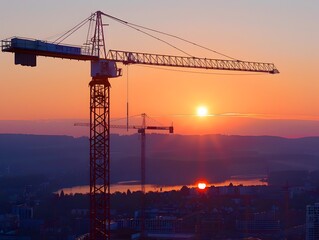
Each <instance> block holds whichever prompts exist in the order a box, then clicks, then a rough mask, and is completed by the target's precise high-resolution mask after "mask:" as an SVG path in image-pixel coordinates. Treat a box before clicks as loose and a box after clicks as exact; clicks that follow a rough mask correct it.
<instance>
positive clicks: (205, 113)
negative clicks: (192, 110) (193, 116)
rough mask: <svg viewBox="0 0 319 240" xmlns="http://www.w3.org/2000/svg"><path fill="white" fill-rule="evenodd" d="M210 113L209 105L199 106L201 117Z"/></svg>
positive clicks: (198, 111)
mask: <svg viewBox="0 0 319 240" xmlns="http://www.w3.org/2000/svg"><path fill="white" fill-rule="evenodd" d="M207 115H208V109H207V107H204V106H200V107H198V108H197V116H199V117H205V116H207Z"/></svg>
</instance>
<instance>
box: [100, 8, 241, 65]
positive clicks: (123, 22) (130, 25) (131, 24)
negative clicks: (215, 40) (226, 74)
mask: <svg viewBox="0 0 319 240" xmlns="http://www.w3.org/2000/svg"><path fill="white" fill-rule="evenodd" d="M103 15H104V16H106V17H109V18H111V19H113V20H115V21H117V22H119V23H121V24H123V25H127V26H128V27H131V28H133V29H135V30H137V31H139V32H142V33H144V34H147V35H148V36H151V37H152V38H155V39H157V40H159V41H162V42H164V43H166V44H168V45H170V46H171V47H173V48H175V49H177V50H179V51H181V52H183V53H185V54H187V55H188V56H190V57H193V56H192V55H191V54H188V53H186V52H185V51H183V50H181V49H179V48H177V47H176V46H173V45H172V44H170V43H168V42H166V41H164V40H162V39H159V38H157V37H155V36H153V35H151V34H149V33H146V32H144V31H142V30H140V29H139V28H142V29H144V30H148V31H152V32H156V33H159V34H162V35H166V36H169V37H172V38H176V39H178V40H181V41H184V42H186V43H189V44H192V45H194V46H196V47H199V48H202V49H205V50H208V51H210V52H213V53H216V54H218V55H221V56H224V57H226V58H229V59H232V60H237V61H238V59H237V58H233V57H231V56H229V55H226V54H223V53H221V52H218V51H216V50H213V49H211V48H208V47H205V46H203V45H200V44H197V43H195V42H192V41H189V40H187V39H185V38H182V37H179V36H176V35H173V34H169V33H165V32H162V31H158V30H156V29H152V28H148V27H144V26H141V25H138V24H134V23H130V22H127V21H124V20H122V19H119V18H116V17H114V16H112V15H109V14H106V13H103Z"/></svg>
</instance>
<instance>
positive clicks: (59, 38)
mask: <svg viewBox="0 0 319 240" xmlns="http://www.w3.org/2000/svg"><path fill="white" fill-rule="evenodd" d="M94 15H95V13H94V14H91V15H90V16H89V17H88V18H86V19H84V20H83V21H82V22H80V23H79V24H77V25H76V26H74V27H73V28H71V29H70V30H68V31H66V32H65V33H64V34H62V35H61V36H60V37H58V38H57V39H56V40H55V41H54V42H53V43H57V44H60V43H61V42H63V41H64V40H65V39H67V38H68V37H69V36H71V35H72V34H73V33H74V32H76V31H77V30H79V29H80V28H81V27H82V26H84V25H85V24H86V23H87V22H88V21H91V20H92V17H93V16H94Z"/></svg>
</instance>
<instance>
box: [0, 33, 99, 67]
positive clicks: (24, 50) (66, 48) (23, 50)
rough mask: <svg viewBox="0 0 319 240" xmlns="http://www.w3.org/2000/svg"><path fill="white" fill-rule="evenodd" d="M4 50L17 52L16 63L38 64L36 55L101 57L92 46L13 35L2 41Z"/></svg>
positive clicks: (76, 58)
mask: <svg viewBox="0 0 319 240" xmlns="http://www.w3.org/2000/svg"><path fill="white" fill-rule="evenodd" d="M1 49H2V51H3V52H13V53H15V64H21V65H23V66H31V67H34V66H36V62H37V61H36V57H37V56H45V57H54V58H66V59H75V60H82V61H97V60H99V57H98V56H97V55H94V54H93V53H92V52H91V51H90V47H89V46H86V47H79V46H71V45H62V44H55V43H50V42H45V41H41V40H34V39H26V38H18V37H13V38H11V39H5V40H2V41H1Z"/></svg>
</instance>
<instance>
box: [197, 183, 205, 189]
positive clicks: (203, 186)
mask: <svg viewBox="0 0 319 240" xmlns="http://www.w3.org/2000/svg"><path fill="white" fill-rule="evenodd" d="M197 187H198V188H199V189H200V190H204V189H205V188H206V183H204V182H199V183H198V184H197Z"/></svg>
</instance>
